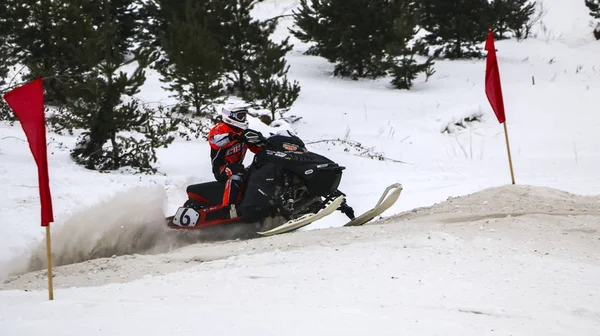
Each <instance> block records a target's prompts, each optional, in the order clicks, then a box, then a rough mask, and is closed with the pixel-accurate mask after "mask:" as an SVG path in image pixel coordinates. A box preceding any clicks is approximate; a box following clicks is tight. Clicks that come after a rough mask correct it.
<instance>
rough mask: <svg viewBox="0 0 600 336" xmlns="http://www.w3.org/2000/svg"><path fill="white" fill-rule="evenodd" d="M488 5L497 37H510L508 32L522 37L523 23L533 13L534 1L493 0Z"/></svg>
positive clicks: (525, 22) (524, 23)
mask: <svg viewBox="0 0 600 336" xmlns="http://www.w3.org/2000/svg"><path fill="white" fill-rule="evenodd" d="M490 7H491V8H490V9H491V15H492V20H493V25H492V27H493V29H494V35H496V36H495V37H496V38H497V39H504V38H508V37H510V36H507V34H508V33H513V34H514V35H515V36H516V37H517V38H519V39H520V38H523V37H524V33H523V32H524V30H525V25H526V24H527V22H528V21H529V20H530V18H531V16H532V15H533V14H534V13H535V2H531V1H530V0H493V1H492V2H491V3H490Z"/></svg>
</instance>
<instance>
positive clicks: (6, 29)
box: [0, 1, 14, 120]
mask: <svg viewBox="0 0 600 336" xmlns="http://www.w3.org/2000/svg"><path fill="white" fill-rule="evenodd" d="M3 5H4V6H5V8H4V10H2V11H0V60H2V61H1V62H0V120H14V115H13V114H12V113H11V111H10V109H9V107H8V105H7V104H6V102H5V101H4V99H2V96H3V95H4V93H5V91H6V90H8V89H9V88H8V84H9V83H8V82H9V79H8V74H9V71H10V68H11V66H12V65H13V63H14V62H13V58H12V56H11V55H10V48H9V42H10V41H9V40H10V35H11V28H12V27H11V24H10V23H9V20H10V14H9V13H10V11H9V10H8V9H9V8H8V6H9V5H11V4H10V3H9V2H8V1H7V3H6V4H3Z"/></svg>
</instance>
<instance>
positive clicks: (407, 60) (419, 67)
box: [386, 0, 434, 90]
mask: <svg viewBox="0 0 600 336" xmlns="http://www.w3.org/2000/svg"><path fill="white" fill-rule="evenodd" d="M416 6H417V4H416V2H415V1H413V0H394V1H393V7H392V9H391V10H390V12H389V13H390V14H391V15H393V18H392V40H391V42H390V43H389V44H388V45H387V47H386V51H387V52H388V54H389V56H388V60H387V62H388V63H389V66H390V72H391V74H392V76H393V79H392V85H394V87H395V88H397V89H404V90H409V89H410V88H411V87H412V82H413V81H414V80H415V79H416V78H417V76H418V74H419V73H421V72H425V71H427V70H428V69H429V70H430V69H431V68H432V67H433V64H434V63H433V58H429V59H427V60H426V61H425V62H424V63H419V62H418V61H417V60H416V59H415V55H416V54H417V52H418V51H419V50H421V48H422V45H421V44H420V43H415V44H412V45H411V42H412V40H413V39H414V37H415V35H416V34H417V21H418V17H417V15H416V14H415V13H416Z"/></svg>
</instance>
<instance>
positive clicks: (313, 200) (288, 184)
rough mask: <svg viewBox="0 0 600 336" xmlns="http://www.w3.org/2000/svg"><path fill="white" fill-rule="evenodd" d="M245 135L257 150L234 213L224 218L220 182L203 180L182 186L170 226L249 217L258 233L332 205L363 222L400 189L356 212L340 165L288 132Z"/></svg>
mask: <svg viewBox="0 0 600 336" xmlns="http://www.w3.org/2000/svg"><path fill="white" fill-rule="evenodd" d="M244 137H245V138H246V139H247V142H248V143H249V144H250V145H254V146H259V147H261V148H262V150H261V151H260V152H258V153H257V154H255V156H254V159H253V161H252V164H251V165H250V166H249V167H248V170H247V174H246V177H245V181H244V183H243V189H242V191H241V193H240V197H239V199H238V202H237V206H236V210H237V214H238V216H237V217H234V218H227V219H223V217H222V213H223V211H222V210H223V209H222V205H221V203H222V199H223V192H224V189H225V184H224V183H222V182H218V181H214V182H206V183H200V184H194V185H190V186H188V187H187V194H188V200H187V201H186V202H185V204H184V205H183V206H182V207H180V208H179V209H178V210H177V212H176V213H175V215H174V216H171V217H168V218H167V224H168V226H169V227H171V228H174V229H194V230H196V229H202V228H206V227H213V226H217V225H227V224H229V223H239V222H248V223H254V224H256V223H258V224H259V225H258V227H256V229H257V233H258V234H259V235H265V236H266V235H274V234H279V233H284V232H289V231H293V230H296V229H298V228H300V227H303V226H306V225H309V224H310V223H312V222H314V221H316V220H319V219H321V218H323V217H325V216H328V215H330V214H332V213H333V212H335V211H336V210H339V211H341V212H342V213H344V214H345V215H346V216H347V217H348V218H349V219H350V221H349V222H348V223H347V224H346V226H355V225H362V224H364V223H366V222H368V221H370V220H372V219H373V218H374V217H376V216H377V215H379V214H380V213H382V212H383V211H385V210H386V209H387V208H389V207H390V206H391V205H393V204H394V203H395V201H396V200H397V199H398V197H399V195H400V192H401V190H402V186H401V185H400V184H394V185H391V186H390V187H388V188H387V189H386V191H385V193H384V194H383V195H382V197H381V198H380V200H379V202H378V203H377V205H376V207H374V208H373V209H371V210H369V211H367V212H366V213H364V214H363V215H361V216H359V217H358V218H357V217H355V215H354V211H353V209H352V208H351V207H350V206H349V205H348V204H347V203H346V199H345V194H344V193H342V192H341V191H340V190H339V189H338V188H339V185H340V182H341V179H342V172H343V171H344V169H345V167H343V166H340V165H338V164H337V163H335V162H333V161H332V160H330V159H328V158H326V157H324V156H322V155H319V154H317V153H314V152H311V151H308V150H307V149H306V146H305V144H304V142H303V141H302V140H301V139H300V138H299V137H297V136H296V135H293V134H291V133H288V134H286V135H282V134H275V135H272V136H270V137H268V138H265V137H264V136H263V135H262V134H261V133H260V132H257V131H254V130H246V131H244ZM390 190H393V191H392V192H391V193H390V194H389V195H387V197H385V196H386V194H387V193H388V191H390ZM274 219H278V220H274ZM274 223H276V224H274ZM273 225H275V227H274V226H273Z"/></svg>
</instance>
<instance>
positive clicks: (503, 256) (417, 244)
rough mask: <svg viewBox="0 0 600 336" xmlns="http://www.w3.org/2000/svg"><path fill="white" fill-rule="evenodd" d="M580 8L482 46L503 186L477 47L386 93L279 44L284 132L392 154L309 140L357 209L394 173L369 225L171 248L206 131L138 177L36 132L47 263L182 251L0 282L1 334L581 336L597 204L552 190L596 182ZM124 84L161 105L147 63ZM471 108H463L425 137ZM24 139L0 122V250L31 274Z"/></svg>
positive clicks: (201, 168)
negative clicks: (41, 150) (44, 184)
mask: <svg viewBox="0 0 600 336" xmlns="http://www.w3.org/2000/svg"><path fill="white" fill-rule="evenodd" d="M579 2H581V3H579ZM579 2H577V3H575V2H574V1H573V0H545V1H544V3H545V5H546V6H545V7H546V8H547V10H548V13H547V15H546V16H545V18H544V19H543V23H544V25H545V26H546V27H547V29H546V30H540V34H539V35H538V38H537V39H530V40H526V41H524V42H516V41H501V42H498V43H497V49H498V58H499V62H500V73H501V78H502V82H503V89H504V97H505V104H506V108H507V125H508V130H509V136H510V141H511V150H512V156H513V163H514V168H515V175H516V182H517V184H519V185H521V186H504V185H506V184H509V183H510V174H509V170H508V160H507V155H506V147H505V140H504V134H503V129H502V126H501V125H500V124H498V122H497V121H496V119H495V116H494V115H493V112H492V111H491V108H490V107H489V104H488V102H487V99H486V97H485V93H484V89H483V78H484V72H485V61H483V60H477V61H452V62H451V61H438V62H436V65H435V68H436V73H435V75H433V76H432V77H431V78H430V79H429V81H428V82H424V80H423V79H419V80H417V82H416V84H415V87H414V89H413V90H411V91H396V90H392V89H391V88H390V85H389V79H381V80H376V81H373V80H359V81H352V80H345V79H339V78H333V77H331V76H330V72H331V70H332V68H333V67H332V65H330V64H328V63H327V62H326V61H324V60H323V59H320V58H318V57H312V56H306V55H303V54H302V52H303V51H304V50H306V48H307V47H306V46H305V45H303V44H301V43H299V42H298V41H296V40H293V42H294V44H295V49H294V51H293V52H292V53H290V55H289V57H288V61H289V63H290V65H291V71H290V76H291V77H292V78H293V79H296V80H298V81H299V82H300V84H301V85H302V92H301V96H300V98H299V99H298V101H297V102H296V104H295V105H294V107H293V109H292V111H291V113H294V114H297V115H299V116H302V117H303V119H302V120H301V121H300V122H299V123H297V124H295V125H294V128H295V130H296V131H297V132H298V134H299V135H300V137H302V138H303V139H304V140H305V141H307V142H315V141H319V140H324V139H335V138H346V137H347V139H349V140H353V141H359V142H361V143H362V144H363V145H365V146H367V147H373V148H374V150H375V151H377V152H381V153H384V155H385V156H386V157H388V158H390V159H394V160H400V161H402V162H404V163H396V162H391V161H377V160H372V159H368V158H362V157H358V156H356V155H354V154H355V153H354V152H352V150H350V151H349V152H346V151H344V149H343V148H342V147H341V146H333V145H331V144H327V143H314V144H310V145H309V147H310V148H311V149H313V150H315V151H317V152H321V153H323V154H325V155H327V156H329V157H331V158H332V159H334V160H336V161H337V162H339V163H340V164H342V165H344V166H346V167H347V169H346V171H345V175H344V178H343V181H342V185H341V189H342V190H343V191H344V192H345V193H346V194H347V195H348V201H349V203H350V205H351V206H353V207H354V208H355V210H356V211H357V212H362V211H364V210H367V209H368V208H370V207H371V206H372V204H374V203H375V202H376V201H377V199H378V198H379V195H380V193H381V192H382V191H383V189H384V188H385V187H386V186H387V185H389V184H392V183H394V182H400V183H402V184H403V186H404V191H403V193H402V195H401V197H400V200H399V201H398V202H397V203H396V205H394V207H392V208H391V209H389V210H388V211H387V212H386V213H385V214H384V216H385V217H387V218H386V219H385V221H384V224H377V223H376V224H373V225H368V226H366V227H363V228H354V229H339V228H334V227H336V226H341V225H342V224H343V223H344V222H345V218H344V216H343V215H341V214H334V215H332V216H330V217H328V218H326V219H324V220H322V221H320V222H318V223H314V224H313V225H311V226H310V227H308V228H306V230H303V231H304V232H297V233H293V234H289V235H284V236H278V237H272V238H266V239H259V240H250V241H240V242H227V243H217V244H198V245H191V246H187V247H182V245H184V244H187V243H189V240H187V241H185V242H183V241H182V240H180V239H178V238H180V237H177V239H172V238H173V237H167V238H164V237H165V236H166V235H167V233H166V232H164V228H162V227H160V226H159V225H158V223H155V222H156V221H158V222H160V220H159V219H160V217H161V216H163V215H164V214H170V213H172V212H173V211H174V210H175V209H176V208H177V207H178V206H179V205H180V204H181V203H182V202H183V201H184V199H185V192H184V191H185V187H186V186H187V185H188V184H190V183H198V182H202V181H208V180H211V179H212V174H211V173H210V162H209V159H208V157H209V148H208V145H207V144H206V142H205V141H204V140H202V139H198V140H194V141H191V142H186V141H184V140H178V141H176V142H175V143H174V144H173V145H172V146H170V147H169V148H168V149H166V150H160V151H159V159H160V162H159V164H160V166H159V171H160V172H161V173H164V175H155V176H137V175H127V174H116V173H115V174H98V173H95V172H91V171H87V170H85V169H83V168H81V167H78V166H76V165H75V164H73V163H72V162H71V161H70V160H69V158H68V154H69V152H68V148H70V147H71V145H72V144H73V143H74V141H75V139H74V138H72V137H63V136H56V135H54V134H49V141H51V143H50V144H49V154H50V155H49V168H50V180H51V191H52V195H53V201H54V212H55V219H56V223H53V224H52V225H53V226H52V230H53V233H54V234H53V237H55V239H54V244H53V245H54V251H55V256H56V257H55V258H56V259H57V261H58V262H59V263H61V264H71V263H73V262H79V261H84V260H86V259H90V256H103V255H108V256H110V255H112V254H115V255H121V254H129V253H133V252H136V251H139V250H145V249H146V248H147V247H148V245H151V244H152V243H159V244H157V245H156V248H154V249H152V250H151V251H149V252H152V253H162V252H167V251H168V250H171V249H173V248H180V249H178V250H176V251H173V252H169V253H162V254H158V255H127V256H115V257H113V258H106V259H95V260H91V261H86V262H83V263H77V264H72V265H67V266H61V267H57V268H56V274H57V275H56V278H55V285H56V287H57V288H58V289H57V291H56V293H55V295H56V300H55V301H53V302H47V301H46V293H45V291H44V286H45V281H46V280H45V277H44V272H43V271H42V272H34V273H28V274H25V275H21V276H19V277H17V278H8V280H7V281H6V283H4V284H0V288H1V289H5V290H6V291H1V292H0V335H33V334H38V333H39V332H40V331H42V330H43V331H44V332H45V333H46V334H48V335H51V336H54V335H80V334H87V335H100V334H109V335H131V334H134V335H137V334H152V335H154V334H156V335H158V334H169V335H188V334H189V335H192V334H198V333H199V332H200V333H207V334H224V335H231V334H242V333H243V334H257V335H259V334H282V333H283V334H293V335H296V334H298V335H300V334H307V333H312V334H315V333H316V334H319V335H330V334H365V333H372V334H377V335H387V334H390V335H392V334H394V335H396V334H399V333H402V332H404V333H409V334H419V335H440V334H445V335H599V334H600V308H599V306H598V304H597V302H598V299H599V296H600V295H599V291H598V289H597V283H598V281H600V267H599V266H598V265H599V261H600V260H599V259H598V258H599V257H598V256H599V255H600V234H599V232H600V231H599V230H600V201H599V199H598V197H587V198H582V197H576V196H574V195H571V194H567V193H565V192H563V191H567V192H571V193H576V194H581V195H600V149H599V148H600V135H599V134H600V133H598V129H600V114H599V113H598V111H599V101H598V97H600V57H599V55H600V43H598V42H597V41H595V40H594V38H593V36H592V34H591V31H592V29H591V28H590V27H589V21H590V20H589V16H588V15H587V12H586V8H585V6H584V4H583V1H579ZM295 3H297V1H291V0H267V1H265V3H263V4H261V5H260V7H259V8H257V10H256V15H257V16H260V17H272V16H275V15H280V14H284V13H289V10H290V8H292V7H293V5H294V4H295ZM291 22H292V21H291V20H284V21H282V23H281V26H280V27H279V29H278V31H277V36H276V38H281V37H283V36H285V35H286V34H287V27H288V26H289V25H290V24H291ZM532 78H533V79H535V85H533V84H532ZM140 96H141V97H142V98H143V99H145V100H146V101H148V102H156V101H168V93H166V92H164V91H163V90H161V89H160V83H159V82H158V81H157V80H156V78H155V77H153V79H152V78H151V79H149V80H148V83H147V85H146V86H145V88H144V90H143V91H142V93H141V95H140ZM475 113H482V114H483V120H482V121H481V122H475V123H470V124H469V125H468V127H467V128H465V129H461V128H455V129H454V132H453V133H450V134H448V133H441V130H442V129H444V128H445V127H446V126H447V125H448V124H453V123H454V121H456V120H460V119H462V118H464V117H467V116H470V115H472V114H475ZM251 127H255V128H259V129H260V130H262V131H268V129H269V128H268V127H266V126H264V125H261V124H260V123H258V122H257V121H255V120H253V121H252V124H251ZM24 139H25V137H24V135H23V133H22V130H21V129H20V126H18V125H16V126H14V127H10V126H8V125H7V124H4V123H2V124H0V193H1V194H2V195H3V196H2V198H1V202H0V261H9V260H10V261H11V262H10V263H7V264H5V265H4V266H2V265H0V276H1V275H2V274H5V273H7V272H9V271H12V270H16V269H19V268H20V267H24V264H23V263H22V262H23V259H21V258H17V259H14V258H15V257H18V256H20V255H22V253H24V252H25V253H29V252H28V251H33V255H34V258H33V260H34V262H33V263H32V264H31V265H33V266H31V265H29V266H31V267H32V268H38V269H39V268H43V265H42V264H43V262H42V261H43V253H42V254H41V257H40V254H39V248H40V246H39V244H41V243H43V241H42V239H43V232H44V231H43V230H42V228H41V227H40V226H39V201H38V193H37V175H36V168H35V164H34V161H33V159H32V158H31V154H30V152H29V149H28V146H27V143H26V142H24ZM61 144H63V145H64V146H66V147H63V146H62V145H61ZM248 159H250V157H249V158H248ZM523 185H534V186H543V187H545V188H533V187H525V186H523ZM503 186H504V187H503ZM497 187H499V188H497ZM548 187H549V188H554V189H560V190H563V191H557V190H554V189H548ZM487 188H492V189H489V190H486V191H485V192H483V193H478V194H475V195H472V196H470V197H467V198H464V202H462V203H461V202H460V199H459V200H456V199H452V200H451V202H449V203H443V204H441V205H440V206H437V207H435V208H433V209H431V210H421V211H416V212H408V213H407V214H403V215H401V216H400V217H399V218H397V217H391V216H393V215H394V214H396V213H400V212H403V211H409V210H411V209H414V208H417V207H424V206H429V205H432V204H434V203H437V202H441V201H444V200H446V199H447V198H448V197H455V196H462V195H467V194H471V193H475V192H479V191H481V190H483V189H487ZM90 207H92V208H90ZM430 213H433V215H430ZM507 214H510V215H511V216H508V217H506V215H507ZM131 218H137V219H136V220H131ZM157 218H158V219H157ZM152 223H155V226H153V228H154V229H153V230H146V231H144V232H145V234H146V236H143V237H142V238H144V239H140V240H136V244H138V245H135V244H134V246H128V245H127V242H129V241H132V239H133V238H134V237H136V234H138V233H139V232H141V230H140V229H139V228H140V227H141V226H145V225H152ZM326 228H327V229H326ZM314 229H318V230H314ZM157 241H158V242H157ZM42 246H43V245H42ZM61 258H62V259H61ZM15 260H16V261H15ZM61 260H62V262H60V261H61ZM18 262H21V264H18ZM25 266H26V265H25ZM84 287H85V288H84ZM25 291H27V292H25ZM300 320H301V321H302V323H301V324H298V323H297V322H298V321H300ZM294 322H296V323H294Z"/></svg>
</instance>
